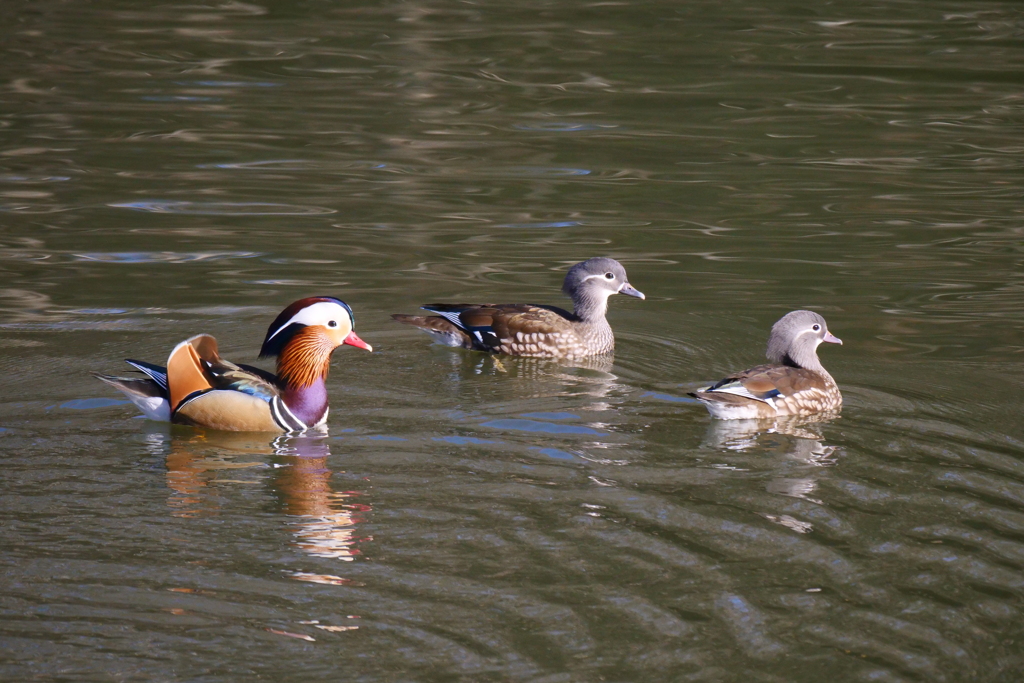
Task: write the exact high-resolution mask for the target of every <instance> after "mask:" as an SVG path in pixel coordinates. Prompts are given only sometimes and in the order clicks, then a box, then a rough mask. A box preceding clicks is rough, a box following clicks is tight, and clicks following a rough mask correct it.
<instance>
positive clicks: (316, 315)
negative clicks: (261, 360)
mask: <svg viewBox="0 0 1024 683" xmlns="http://www.w3.org/2000/svg"><path fill="white" fill-rule="evenodd" d="M341 313H344V317H342V320H348V321H349V327H350V328H352V327H354V326H355V324H354V321H353V320H352V316H351V315H349V312H348V310H347V309H346V308H345V307H344V306H341V305H340V304H336V303H334V302H333V301H318V302H316V303H315V304H312V305H310V306H306V307H305V308H303V309H302V310H301V311H299V312H298V313H296V314H295V315H293V316H292V317H291V318H289V319H288V320H287V321H286V322H284V323H282V324H281V326H280V327H278V328H277V329H276V330H274V334H272V335H270V336H269V337H267V341H270V340H271V339H273V338H274V337H276V336H277V334H278V332H280V331H281V330H283V329H286V328H287V327H288V326H289V325H291V324H292V323H298V324H300V325H326V324H327V321H329V320H337V319H338V317H339V315H340V314H341Z"/></svg>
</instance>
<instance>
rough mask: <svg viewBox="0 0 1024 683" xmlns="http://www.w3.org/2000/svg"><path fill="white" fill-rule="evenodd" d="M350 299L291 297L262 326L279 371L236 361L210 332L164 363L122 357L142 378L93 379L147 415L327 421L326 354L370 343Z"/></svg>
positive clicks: (226, 426)
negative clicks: (359, 333)
mask: <svg viewBox="0 0 1024 683" xmlns="http://www.w3.org/2000/svg"><path fill="white" fill-rule="evenodd" d="M354 324H355V319H354V317H353V315H352V309H351V308H349V306H348V304H346V303H345V302H344V301H341V300H339V299H335V298H333V297H328V296H317V297H310V298H308V299H301V300H299V301H296V302H295V303H293V304H292V305H291V306H289V307H288V308H286V309H284V311H282V312H281V314H280V315H279V316H277V319H276V320H274V322H273V323H271V325H270V327H269V328H268V329H267V336H266V339H264V340H263V347H262V348H261V349H260V358H265V357H269V356H276V357H277V375H273V374H271V373H269V372H267V371H265V370H261V369H260V368H256V367H252V366H249V365H236V364H235V363H232V362H231V361H227V360H224V359H223V358H221V357H220V354H218V352H217V340H216V339H214V338H213V337H211V336H210V335H208V334H200V335H196V336H195V337H192V338H190V339H186V340H185V341H183V342H181V343H180V344H178V345H177V346H175V347H174V350H173V351H171V355H170V357H169V358H168V359H167V367H166V368H164V367H161V366H159V365H153V364H151V363H144V362H142V361H137V360H128V361H127V362H128V363H129V364H130V365H132V366H134V367H135V368H137V369H138V370H140V371H141V372H142V373H143V374H145V375H146V378H126V377H111V376H109V375H101V374H99V373H93V375H94V376H95V377H96V378H97V379H100V380H102V381H103V382H106V383H107V384H109V385H110V386H112V387H114V388H115V389H118V390H120V391H121V392H123V393H124V394H125V395H126V396H127V397H128V398H129V399H130V400H131V402H132V403H134V404H135V405H136V406H138V407H139V409H141V410H142V412H143V413H145V414H146V417H148V418H150V419H152V420H160V421H163V422H168V421H169V422H175V423H179V424H188V425H195V426H200V427H208V428H210V429H223V430H228V431H235V432H301V431H304V430H306V429H309V428H310V427H315V426H318V425H321V424H323V423H324V422H325V421H326V420H327V409H328V406H327V386H326V384H325V383H324V380H325V379H326V377H327V372H328V370H330V363H331V354H332V353H333V352H334V349H336V348H337V347H339V346H341V345H342V344H349V345H351V346H358V347H359V348H361V349H366V350H367V351H372V350H373V348H372V347H371V346H370V345H369V344H367V343H366V342H364V341H363V340H362V339H360V338H359V337H358V336H357V335H356V333H355V332H354V331H353V330H352V327H353V325H354Z"/></svg>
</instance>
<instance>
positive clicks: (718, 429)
mask: <svg viewBox="0 0 1024 683" xmlns="http://www.w3.org/2000/svg"><path fill="white" fill-rule="evenodd" d="M834 417H835V415H833V414H821V415H816V416H812V417H803V418H776V419H773V420H712V421H711V424H710V426H709V427H708V431H707V434H706V435H705V438H704V445H705V446H708V447H711V448H714V449H724V450H728V451H733V452H746V451H753V450H755V449H756V450H758V451H760V452H765V453H768V454H774V455H779V456H782V457H783V458H785V459H786V460H787V461H789V462H791V463H793V464H802V465H806V466H810V467H814V468H820V467H831V466H833V465H835V464H836V462H837V460H838V453H837V450H836V448H835V446H829V445H827V444H825V443H824V438H823V437H822V435H821V434H820V431H819V430H820V429H821V424H822V423H824V422H826V421H828V420H830V419H832V418H834ZM818 476H819V474H818V473H817V472H815V471H814V470H811V471H810V472H808V476H804V477H776V478H773V479H771V480H770V481H769V482H768V485H767V487H766V488H767V490H768V491H769V492H770V493H776V494H779V495H783V496H790V497H793V498H803V499H805V500H808V501H810V502H812V503H817V504H819V505H820V504H821V501H820V500H818V499H816V498H812V497H811V496H812V494H813V493H814V492H815V491H816V490H817V488H818V482H817V477H818ZM776 521H780V523H785V522H784V520H776ZM787 526H789V525H788V524H787ZM797 530H798V531H805V530H804V529H797Z"/></svg>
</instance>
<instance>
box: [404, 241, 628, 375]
mask: <svg viewBox="0 0 1024 683" xmlns="http://www.w3.org/2000/svg"><path fill="white" fill-rule="evenodd" d="M562 291H563V292H564V293H565V294H566V295H567V296H569V298H571V299H572V303H573V307H574V312H572V313H569V312H568V311H565V310H562V309H561V308H557V307H555V306H541V305H537V304H427V305H425V306H423V308H424V309H425V310H428V311H431V312H434V313H438V314H440V315H436V316H421V315H401V314H397V313H396V314H395V315H392V316H391V317H392V318H394V319H395V320H397V321H398V322H401V323H405V324H407V325H413V326H414V327H419V328H420V329H422V330H424V331H425V332H429V333H430V334H431V335H432V336H433V337H434V339H435V340H436V341H438V342H440V343H442V344H445V345H447V346H461V347H462V348H465V349H473V350H476V351H487V352H489V353H505V354H509V355H512V356H532V357H534V358H559V359H566V360H573V359H577V358H587V357H589V356H599V355H601V354H605V353H611V352H612V351H614V350H615V335H614V334H612V328H611V325H609V324H608V321H607V320H606V319H605V313H606V312H607V311H608V297H610V296H611V295H612V294H626V295H628V296H635V297H637V298H638V299H643V298H645V297H644V295H643V293H642V292H640V291H637V290H636V289H634V288H633V286H632V285H630V284H629V280H628V279H627V278H626V269H625V268H623V267H622V264H621V263H619V262H618V261H616V260H615V259H610V258H592V259H590V260H588V261H584V262H583V263H577V264H576V265H575V266H573V267H572V268H570V269H569V272H568V273H567V274H566V276H565V283H564V284H563V285H562Z"/></svg>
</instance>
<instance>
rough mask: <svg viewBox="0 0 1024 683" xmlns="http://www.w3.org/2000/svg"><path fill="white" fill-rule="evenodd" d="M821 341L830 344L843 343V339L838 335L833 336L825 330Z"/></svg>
mask: <svg viewBox="0 0 1024 683" xmlns="http://www.w3.org/2000/svg"><path fill="white" fill-rule="evenodd" d="M821 341H827V342H829V343H830V344H839V345H840V346H842V345H843V340H842V339H840V338H839V337H837V336H835V335H834V334H832V333H831V332H826V333H825V338H824V339H822V340H821Z"/></svg>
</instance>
